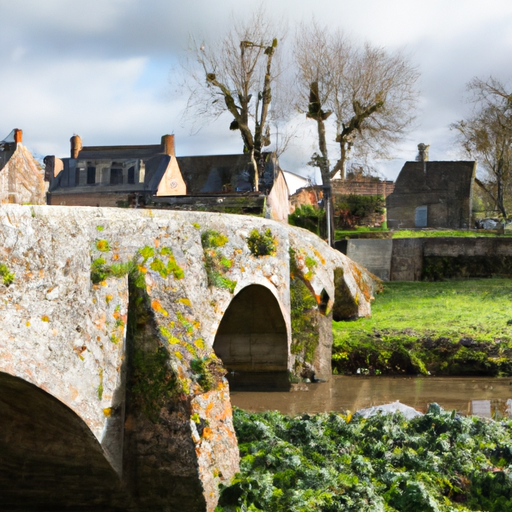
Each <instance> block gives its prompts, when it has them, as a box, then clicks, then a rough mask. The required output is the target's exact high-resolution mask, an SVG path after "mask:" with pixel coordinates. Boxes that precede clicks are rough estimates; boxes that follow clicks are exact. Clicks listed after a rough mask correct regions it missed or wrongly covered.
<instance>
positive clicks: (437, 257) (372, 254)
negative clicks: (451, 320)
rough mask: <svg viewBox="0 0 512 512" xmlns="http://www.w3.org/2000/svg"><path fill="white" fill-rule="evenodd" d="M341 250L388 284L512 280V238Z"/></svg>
mask: <svg viewBox="0 0 512 512" xmlns="http://www.w3.org/2000/svg"><path fill="white" fill-rule="evenodd" d="M344 246H345V244H339V245H338V244H337V248H338V250H341V251H342V252H344V253H345V254H346V255H347V256H348V257H349V258H351V259H352V260H354V261H356V262H357V263H359V264H361V265H362V266H364V267H366V268H367V269H368V270H369V271H370V272H372V273H374V274H375V275H376V276H378V277H380V278H381V279H382V280H384V281H420V280H422V279H427V280H439V279H445V278H453V277H492V276H493V275H505V276H512V238H487V237H482V238H457V237H446V238H403V239H391V240H348V241H347V242H346V248H345V247H344Z"/></svg>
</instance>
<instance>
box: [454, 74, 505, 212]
mask: <svg viewBox="0 0 512 512" xmlns="http://www.w3.org/2000/svg"><path fill="white" fill-rule="evenodd" d="M467 90H468V91H469V93H470V98H469V101H470V102H471V103H472V105H473V112H472V114H471V115H470V116H468V117H467V118H466V119H463V120H462V121H458V122H457V123H453V124H452V125H451V128H452V129H455V130H457V131H458V142H459V144H460V145H461V146H462V148H463V149H464V151H465V152H466V154H467V155H468V156H469V157H471V158H474V159H476V160H477V161H478V168H479V171H480V176H479V177H477V178H476V183H477V184H478V185H479V186H480V188H481V190H482V191H483V192H484V193H485V194H486V195H487V197H488V198H489V199H490V200H491V201H492V203H493V204H494V207H495V210H496V211H497V212H498V214H499V215H500V216H501V217H503V218H504V219H506V218H507V217H508V216H509V212H510V208H512V93H509V92H508V91H507V85H506V84H504V83H503V82H501V81H500V80H497V79H496V78H493V77H490V78H489V79H487V80H481V79H480V78H474V79H473V80H471V82H469V83H468V85H467Z"/></svg>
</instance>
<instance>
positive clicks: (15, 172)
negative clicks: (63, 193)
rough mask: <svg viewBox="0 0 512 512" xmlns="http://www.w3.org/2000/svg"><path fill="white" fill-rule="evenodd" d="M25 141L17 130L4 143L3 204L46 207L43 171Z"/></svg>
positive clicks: (0, 160) (0, 151)
mask: <svg viewBox="0 0 512 512" xmlns="http://www.w3.org/2000/svg"><path fill="white" fill-rule="evenodd" d="M22 140H23V132H22V130H20V129H18V128H15V129H14V130H12V131H11V133H10V134H9V135H8V136H7V137H6V138H5V139H4V140H1V141H0V202H1V203H17V204H27V203H30V204H45V203H46V185H45V182H44V179H43V171H42V170H41V168H40V166H39V164H38V163H37V161H36V160H35V159H34V157H33V156H32V153H31V152H30V151H29V150H28V149H27V148H26V147H25V146H24V145H23V144H22Z"/></svg>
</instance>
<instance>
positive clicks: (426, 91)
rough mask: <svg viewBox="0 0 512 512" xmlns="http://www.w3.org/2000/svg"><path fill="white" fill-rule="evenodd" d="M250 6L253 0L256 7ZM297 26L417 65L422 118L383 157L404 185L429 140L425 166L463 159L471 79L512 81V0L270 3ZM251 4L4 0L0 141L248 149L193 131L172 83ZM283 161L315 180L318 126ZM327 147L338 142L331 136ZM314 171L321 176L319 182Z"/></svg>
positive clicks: (222, 133) (219, 135)
mask: <svg viewBox="0 0 512 512" xmlns="http://www.w3.org/2000/svg"><path fill="white" fill-rule="evenodd" d="M249 4H251V5H249ZM262 4H263V5H264V6H265V8H266V11H267V13H270V14H271V15H272V16H275V18H276V19H277V20H280V21H279V22H280V23H286V24H287V25H288V26H289V28H290V30H289V33H291V32H293V30H294V29H295V27H296V26H297V25H298V24H299V23H301V22H305V23H307V22H308V21H309V20H311V19H312V18H313V17H314V18H315V19H316V20H317V22H318V23H319V24H320V25H325V26H327V27H329V28H333V29H335V28H339V29H341V30H343V31H344V33H345V34H347V35H349V36H350V37H353V38H354V39H356V40H357V41H359V42H364V41H368V42H370V43H371V44H373V45H375V46H381V47H385V48H386V49H387V50H389V51H395V50H403V51H405V52H406V53H407V54H408V55H409V58H410V60H411V62H412V64H414V65H416V66H417V67H418V69H419V71H420V73H421V77H420V79H419V82H418V87H419V89H420V98H419V109H418V113H417V118H416V124H415V126H414V127H413V128H411V130H410V133H408V135H407V137H406V139H404V141H403V142H402V144H401V145H400V146H399V147H398V148H397V149H396V151H395V153H394V156H395V158H394V159H393V160H391V161H387V162H377V164H376V167H377V169H378V171H379V172H380V173H381V174H382V175H383V176H385V177H387V178H388V179H395V178H396V176H397V175H398V173H399V171H400V169H401V167H402V165H403V163H404V162H405V161H406V160H413V159H414V158H415V156H416V154H417V145H418V143H420V142H423V143H425V144H430V160H456V159H459V158H461V157H462V155H461V153H460V151H459V150H458V148H457V146H456V144H455V135H454V133H453V132H452V131H450V129H449V125H450V123H452V122H455V121H458V120H460V119H462V118H463V117H464V116H466V115H467V114H468V113H469V108H470V107H469V105H468V103H467V101H465V90H466V89H465V86H466V84H467V82H468V81H469V80H471V79H472V78H473V77H475V76H478V77H480V78H487V77H488V76H490V75H492V76H494V77H496V78H499V79H501V80H504V81H506V82H509V83H511V84H512V81H511V79H512V29H511V28H512V2H511V1H510V0H487V1H485V2H483V1H482V0H422V1H418V0H385V1H384V0H315V2H312V1H311V0H272V1H265V0H263V2H262ZM255 5H256V4H254V3H251V2H240V1H239V0H219V1H217V2H212V1H211V0H186V1H182V2H177V1H176V0H16V1H12V0H0V63H1V64H0V97H1V107H0V140H1V139H3V138H4V137H6V136H7V135H8V134H9V133H10V131H11V130H12V129H13V128H20V129H22V130H23V143H24V145H25V146H26V147H28V148H29V149H30V150H31V151H32V152H33V153H34V154H35V155H37V156H45V155H56V156H60V157H65V156H69V139H70V137H71V136H72V135H74V134H78V135H80V136H81V138H82V140H83V144H84V145H85V146H93V145H123V144H126V145H130V144H157V143H159V141H160V137H161V136H162V135H164V134H167V133H171V134H175V137H176V153H177V155H178V156H185V155H202V154H228V153H239V152H241V150H242V144H241V138H240V135H239V134H238V132H231V131H229V129H228V126H229V119H228V120H226V119H223V118H220V119H219V120H218V121H216V122H211V123H208V124H205V125H204V126H202V127H201V129H199V130H198V127H197V123H194V125H193V126H192V125H191V123H190V120H189V119H187V118H186V117H184V116H183V112H184V107H185V105H186V100H187V96H186V95H185V94H184V93H183V92H179V91H177V89H176V87H175V85H174V82H175V80H173V78H175V77H176V76H178V73H179V72H180V69H181V68H180V62H183V60H184V59H185V58H186V48H187V46H188V44H189V40H190V36H191V35H195V36H196V37H197V38H198V39H204V40H207V41H208V40H213V39H214V38H216V37H220V36H222V35H223V34H224V33H225V32H226V31H227V30H228V28H229V24H230V23H232V20H233V16H234V17H235V18H244V17H247V16H249V15H250V13H251V8H252V9H253V8H254V6H255ZM296 123H298V128H297V136H296V137H295V138H294V139H293V140H292V143H291V144H290V145H289V147H288V149H287V151H286V152H285V153H283V155H282V156H281V158H280V162H281V167H283V168H284V169H286V170H289V171H292V172H296V173H301V174H311V173H312V172H313V171H312V168H311V167H308V166H307V165H306V164H307V162H308V161H309V160H310V157H311V154H312V153H313V151H315V149H316V148H315V138H314V126H313V127H312V126H311V123H312V121H309V122H308V121H307V120H306V119H305V118H304V117H303V116H297V118H296ZM330 151H331V154H332V155H333V158H334V155H335V145H334V143H333V141H331V143H330ZM313 178H314V176H313Z"/></svg>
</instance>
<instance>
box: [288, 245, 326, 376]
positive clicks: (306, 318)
mask: <svg viewBox="0 0 512 512" xmlns="http://www.w3.org/2000/svg"><path fill="white" fill-rule="evenodd" d="M290 300H291V321H292V345H291V352H292V354H295V356H296V358H295V364H296V368H295V370H296V372H297V373H300V370H301V367H302V365H303V364H304V363H312V362H313V359H314V357H315V352H316V348H317V346H318V339H319V332H318V315H319V311H318V307H317V302H316V299H315V297H314V296H313V294H312V293H311V291H310V290H309V289H308V287H307V286H306V285H305V284H304V281H303V280H302V279H301V278H300V277H299V271H298V269H297V266H296V263H295V253H294V251H293V250H292V249H290Z"/></svg>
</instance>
